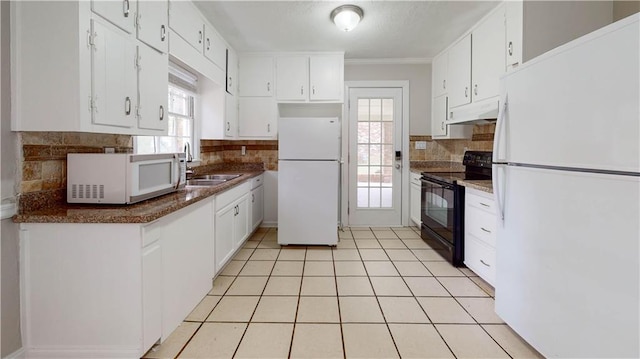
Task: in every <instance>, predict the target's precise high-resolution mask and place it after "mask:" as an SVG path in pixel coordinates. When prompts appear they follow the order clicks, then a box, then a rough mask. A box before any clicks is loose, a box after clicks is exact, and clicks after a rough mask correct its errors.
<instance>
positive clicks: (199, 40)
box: [198, 30, 202, 44]
mask: <svg viewBox="0 0 640 359" xmlns="http://www.w3.org/2000/svg"><path fill="white" fill-rule="evenodd" d="M198 43H199V44H201V43H202V30H200V31H198Z"/></svg>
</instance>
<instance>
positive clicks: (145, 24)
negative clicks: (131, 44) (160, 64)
mask: <svg viewBox="0 0 640 359" xmlns="http://www.w3.org/2000/svg"><path fill="white" fill-rule="evenodd" d="M136 19H137V20H136V28H137V31H138V40H140V41H142V42H144V43H145V44H147V45H149V46H151V47H153V48H154V49H156V50H158V51H160V52H164V53H166V52H167V51H168V49H169V35H168V33H167V31H168V30H169V29H168V22H169V21H168V20H169V18H168V3H167V2H166V1H138V14H137V17H136Z"/></svg>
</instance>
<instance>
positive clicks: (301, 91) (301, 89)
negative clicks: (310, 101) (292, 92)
mask: <svg viewBox="0 0 640 359" xmlns="http://www.w3.org/2000/svg"><path fill="white" fill-rule="evenodd" d="M300 94H301V95H304V86H300Z"/></svg>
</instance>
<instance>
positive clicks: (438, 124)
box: [431, 96, 447, 137]
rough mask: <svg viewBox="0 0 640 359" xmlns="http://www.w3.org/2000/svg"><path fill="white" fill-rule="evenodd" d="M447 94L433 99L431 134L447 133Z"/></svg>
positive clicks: (438, 135)
mask: <svg viewBox="0 0 640 359" xmlns="http://www.w3.org/2000/svg"><path fill="white" fill-rule="evenodd" d="M446 121H447V96H439V97H436V98H434V99H433V101H432V104H431V136H433V137H441V136H446V135H447V124H446Z"/></svg>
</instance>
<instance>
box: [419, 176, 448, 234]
mask: <svg viewBox="0 0 640 359" xmlns="http://www.w3.org/2000/svg"><path fill="white" fill-rule="evenodd" d="M421 182H422V196H421V197H422V204H421V208H420V209H421V217H422V224H423V226H425V227H427V228H428V229H429V230H430V232H433V233H431V234H435V235H437V236H438V237H440V238H438V239H440V240H444V241H446V242H448V243H449V245H451V246H453V242H454V240H453V239H454V220H455V219H454V216H455V213H454V211H455V186H454V185H452V184H449V183H445V182H439V181H435V180H432V179H424V178H422V179H421Z"/></svg>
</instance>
